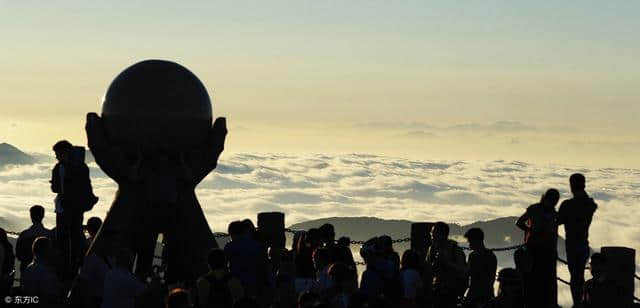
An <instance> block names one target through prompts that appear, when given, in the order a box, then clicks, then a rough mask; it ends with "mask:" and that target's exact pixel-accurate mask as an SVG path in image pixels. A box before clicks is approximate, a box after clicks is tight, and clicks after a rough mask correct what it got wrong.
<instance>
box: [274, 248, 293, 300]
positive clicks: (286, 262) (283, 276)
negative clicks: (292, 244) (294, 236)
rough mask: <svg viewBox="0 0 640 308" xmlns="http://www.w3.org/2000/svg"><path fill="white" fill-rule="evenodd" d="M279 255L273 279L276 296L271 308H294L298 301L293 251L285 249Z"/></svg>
mask: <svg viewBox="0 0 640 308" xmlns="http://www.w3.org/2000/svg"><path fill="white" fill-rule="evenodd" d="M280 255H281V259H280V267H279V268H278V272H277V274H276V278H275V288H276V294H275V298H274V303H273V305H272V308H295V307H296V304H297V301H298V297H297V294H296V286H295V279H296V266H295V261H294V260H295V255H294V253H293V251H290V250H287V249H284V250H283V251H282V252H281V254H280Z"/></svg>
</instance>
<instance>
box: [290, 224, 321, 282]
mask: <svg viewBox="0 0 640 308" xmlns="http://www.w3.org/2000/svg"><path fill="white" fill-rule="evenodd" d="M311 230H313V229H311ZM311 230H309V232H305V233H303V234H302V235H301V236H300V239H299V241H298V247H296V259H295V262H296V281H295V283H296V292H297V293H303V292H305V291H309V290H310V289H311V287H312V286H313V282H314V281H315V279H316V272H315V267H314V265H313V251H314V250H315V249H316V248H318V246H319V241H316V239H315V238H314V237H313V234H312V232H311ZM315 230H316V231H317V229H315ZM316 234H317V232H316Z"/></svg>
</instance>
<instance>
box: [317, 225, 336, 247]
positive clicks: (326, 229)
mask: <svg viewBox="0 0 640 308" xmlns="http://www.w3.org/2000/svg"><path fill="white" fill-rule="evenodd" d="M320 234H321V236H322V242H323V243H325V244H326V245H333V244H334V242H335V239H336V232H335V229H334V228H333V225H332V224H329V223H326V224H324V225H322V226H320Z"/></svg>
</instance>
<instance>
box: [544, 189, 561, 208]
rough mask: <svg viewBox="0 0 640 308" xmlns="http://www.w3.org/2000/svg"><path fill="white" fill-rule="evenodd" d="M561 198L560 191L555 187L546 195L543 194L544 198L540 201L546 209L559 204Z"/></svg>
mask: <svg viewBox="0 0 640 308" xmlns="http://www.w3.org/2000/svg"><path fill="white" fill-rule="evenodd" d="M559 200H560V192H559V191H558V190H557V189H555V188H549V189H548V190H547V191H546V192H545V193H544V195H542V199H541V200H540V203H541V204H542V206H543V207H544V208H545V209H552V208H554V207H555V206H556V204H558V201H559Z"/></svg>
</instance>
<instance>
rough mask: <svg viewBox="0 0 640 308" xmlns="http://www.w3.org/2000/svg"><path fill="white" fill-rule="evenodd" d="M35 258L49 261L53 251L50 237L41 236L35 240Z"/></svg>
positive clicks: (33, 247) (33, 246) (33, 248)
mask: <svg viewBox="0 0 640 308" xmlns="http://www.w3.org/2000/svg"><path fill="white" fill-rule="evenodd" d="M31 249H32V252H33V258H34V260H36V261H38V262H47V261H49V257H50V256H51V253H52V249H53V248H52V245H51V240H50V239H49V238H48V237H45V236H40V237H38V238H36V239H35V240H34V241H33V245H32V246H31Z"/></svg>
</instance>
